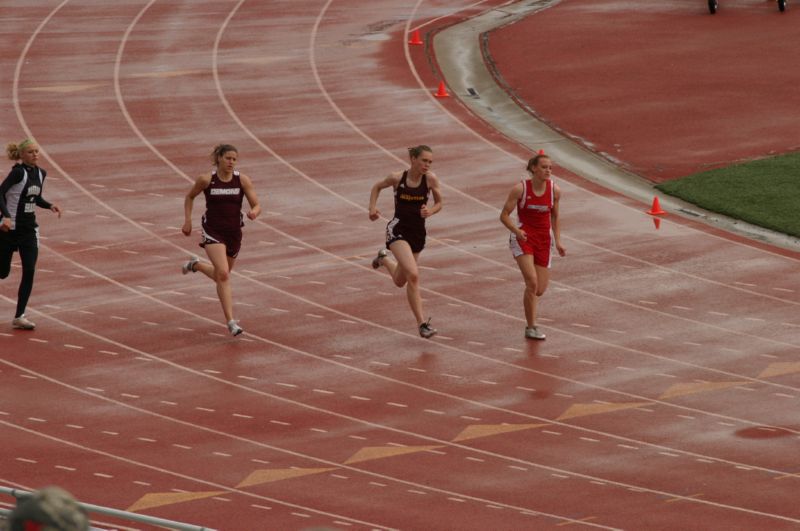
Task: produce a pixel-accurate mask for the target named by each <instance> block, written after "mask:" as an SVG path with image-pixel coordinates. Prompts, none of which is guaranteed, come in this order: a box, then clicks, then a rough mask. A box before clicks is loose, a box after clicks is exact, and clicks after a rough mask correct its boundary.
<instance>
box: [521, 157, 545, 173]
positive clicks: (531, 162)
mask: <svg viewBox="0 0 800 531" xmlns="http://www.w3.org/2000/svg"><path fill="white" fill-rule="evenodd" d="M542 159H550V157H549V156H548V155H545V154H544V153H539V154H538V155H536V156H535V157H533V158H532V159H531V160H529V161H528V165H527V166H525V169H526V170H528V171H533V170H532V169H531V168H533V167H534V166H538V165H539V161H540V160H542Z"/></svg>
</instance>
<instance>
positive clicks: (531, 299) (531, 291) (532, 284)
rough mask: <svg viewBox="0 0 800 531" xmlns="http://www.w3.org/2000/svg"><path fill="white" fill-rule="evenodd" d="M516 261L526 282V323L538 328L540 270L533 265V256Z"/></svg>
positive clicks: (524, 255)
mask: <svg viewBox="0 0 800 531" xmlns="http://www.w3.org/2000/svg"><path fill="white" fill-rule="evenodd" d="M515 260H516V261H517V265H519V270H520V271H521V272H522V278H523V279H524V280H525V293H524V294H523V296H522V303H523V306H524V307H525V321H526V322H527V323H528V327H532V326H536V302H537V301H536V299H537V296H536V294H537V292H538V290H539V285H538V284H539V283H538V280H539V279H538V273H539V269H540V268H539V266H534V265H533V256H531V255H529V254H523V255H521V256H518V257H516V259H515ZM545 271H546V269H545Z"/></svg>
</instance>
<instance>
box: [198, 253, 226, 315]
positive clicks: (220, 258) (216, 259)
mask: <svg viewBox="0 0 800 531" xmlns="http://www.w3.org/2000/svg"><path fill="white" fill-rule="evenodd" d="M205 249H206V254H208V259H209V260H210V261H211V264H210V265H209V264H203V263H199V262H198V263H197V264H195V266H194V270H195V271H200V272H201V273H203V274H205V275H206V276H208V277H209V278H211V279H212V280H213V281H214V282H215V283H216V284H217V296H218V297H219V302H220V304H221V305H222V313H224V314H225V321H226V322H228V321H230V320H231V319H233V291H232V289H231V283H230V276H231V269H233V264H234V259H233V258H230V257H229V256H227V255H226V254H225V245H223V244H221V243H213V244H206V246H205Z"/></svg>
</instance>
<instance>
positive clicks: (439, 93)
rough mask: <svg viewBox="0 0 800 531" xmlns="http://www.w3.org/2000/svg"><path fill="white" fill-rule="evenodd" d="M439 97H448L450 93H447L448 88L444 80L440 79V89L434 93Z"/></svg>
mask: <svg viewBox="0 0 800 531" xmlns="http://www.w3.org/2000/svg"><path fill="white" fill-rule="evenodd" d="M434 96H436V97H437V98H447V97H449V96H450V94H448V93H447V88H446V87H445V86H444V81H439V90H437V91H436V94H434Z"/></svg>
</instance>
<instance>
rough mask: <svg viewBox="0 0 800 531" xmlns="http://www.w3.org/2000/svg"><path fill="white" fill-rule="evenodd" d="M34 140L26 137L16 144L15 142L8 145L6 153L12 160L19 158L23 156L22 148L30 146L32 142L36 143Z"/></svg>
mask: <svg viewBox="0 0 800 531" xmlns="http://www.w3.org/2000/svg"><path fill="white" fill-rule="evenodd" d="M35 143H36V142H34V141H33V140H31V139H30V138H26V139H25V140H21V141H20V142H19V144H14V143H13V142H12V143H10V144H7V145H6V154H7V155H8V158H9V159H11V160H19V159H21V158H22V150H23V149H25V148H26V147H28V146H30V145H31V144H35Z"/></svg>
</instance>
